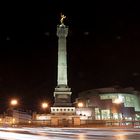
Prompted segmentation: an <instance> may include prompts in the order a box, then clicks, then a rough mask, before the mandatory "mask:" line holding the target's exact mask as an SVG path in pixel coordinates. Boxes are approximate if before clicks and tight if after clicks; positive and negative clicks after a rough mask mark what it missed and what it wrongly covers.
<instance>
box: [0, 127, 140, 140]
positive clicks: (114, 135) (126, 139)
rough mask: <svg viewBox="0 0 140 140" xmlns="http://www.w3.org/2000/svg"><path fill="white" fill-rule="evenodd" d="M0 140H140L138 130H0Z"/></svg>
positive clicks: (25, 128) (47, 128) (26, 128)
mask: <svg viewBox="0 0 140 140" xmlns="http://www.w3.org/2000/svg"><path fill="white" fill-rule="evenodd" d="M0 140H140V129H138V128H128V129H127V128H124V129H122V128H49V127H39V128H28V127H23V128H8V127H7V128H0Z"/></svg>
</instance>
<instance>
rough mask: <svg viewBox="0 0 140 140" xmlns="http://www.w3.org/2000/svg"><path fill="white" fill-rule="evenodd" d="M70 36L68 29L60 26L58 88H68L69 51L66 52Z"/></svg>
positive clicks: (58, 30) (58, 33)
mask: <svg viewBox="0 0 140 140" xmlns="http://www.w3.org/2000/svg"><path fill="white" fill-rule="evenodd" d="M67 35H68V27H66V26H65V25H64V24H61V25H58V27H57V36H58V38H59V39H58V73H57V74H58V75H57V86H60V87H61V86H67V84H68V83H67V51H66V37H67Z"/></svg>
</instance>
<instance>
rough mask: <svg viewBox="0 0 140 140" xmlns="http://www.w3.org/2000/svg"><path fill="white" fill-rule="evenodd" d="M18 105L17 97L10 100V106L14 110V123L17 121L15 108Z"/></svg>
mask: <svg viewBox="0 0 140 140" xmlns="http://www.w3.org/2000/svg"><path fill="white" fill-rule="evenodd" d="M17 105H18V100H17V99H11V101H10V107H11V110H12V116H13V117H12V125H14V124H15V123H16V119H15V118H14V108H15V107H16V106H17Z"/></svg>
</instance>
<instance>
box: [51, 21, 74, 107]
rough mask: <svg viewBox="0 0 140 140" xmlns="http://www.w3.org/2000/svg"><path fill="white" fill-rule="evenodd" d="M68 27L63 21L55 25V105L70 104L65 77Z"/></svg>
mask: <svg viewBox="0 0 140 140" xmlns="http://www.w3.org/2000/svg"><path fill="white" fill-rule="evenodd" d="M67 35H68V27H67V26H65V25H64V24H63V23H61V24H60V25H58V26H57V36H58V67H57V68H58V69H57V87H56V88H55V92H54V98H55V103H54V106H55V107H64V106H65V107H67V106H71V105H72V104H71V89H70V88H69V87H68V79H67V48H66V37H67Z"/></svg>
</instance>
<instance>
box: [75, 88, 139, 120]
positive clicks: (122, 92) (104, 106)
mask: <svg viewBox="0 0 140 140" xmlns="http://www.w3.org/2000/svg"><path fill="white" fill-rule="evenodd" d="M139 96H140V92H139V91H136V90H134V88H132V87H128V88H121V87H119V86H114V87H108V88H99V89H92V90H88V91H84V92H81V93H79V96H78V98H77V99H76V102H75V103H76V104H77V105H78V103H79V102H81V103H83V107H77V108H76V114H77V115H81V116H85V117H87V118H89V119H94V120H108V119H130V120H132V119H140V97H139Z"/></svg>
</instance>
